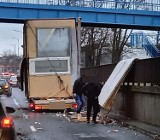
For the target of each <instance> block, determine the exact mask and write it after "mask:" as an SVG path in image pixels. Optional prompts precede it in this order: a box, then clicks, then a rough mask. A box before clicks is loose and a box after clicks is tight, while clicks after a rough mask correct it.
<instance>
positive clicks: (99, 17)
mask: <svg viewBox="0 0 160 140" xmlns="http://www.w3.org/2000/svg"><path fill="white" fill-rule="evenodd" d="M78 17H81V18H82V26H97V27H112V28H116V27H120V28H130V29H145V30H160V12H153V11H133V10H118V9H101V8H84V7H71V6H54V5H36V4H16V3H1V2H0V22H7V23H23V22H24V21H25V20H26V19H37V18H41V19H42V18H78Z"/></svg>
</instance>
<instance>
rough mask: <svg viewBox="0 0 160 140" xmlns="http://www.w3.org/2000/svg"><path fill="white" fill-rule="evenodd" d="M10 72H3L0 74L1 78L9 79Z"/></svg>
mask: <svg viewBox="0 0 160 140" xmlns="http://www.w3.org/2000/svg"><path fill="white" fill-rule="evenodd" d="M10 76H11V74H10V73H9V72H4V73H2V74H1V79H7V80H8V79H9V78H10Z"/></svg>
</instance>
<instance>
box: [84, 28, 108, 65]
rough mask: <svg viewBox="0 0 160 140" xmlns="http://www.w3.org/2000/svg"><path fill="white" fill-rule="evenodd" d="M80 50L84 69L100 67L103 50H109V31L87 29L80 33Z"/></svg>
mask: <svg viewBox="0 0 160 140" xmlns="http://www.w3.org/2000/svg"><path fill="white" fill-rule="evenodd" d="M81 34H82V35H81V37H82V38H81V50H82V54H83V55H84V57H85V67H89V66H97V65H100V62H101V57H102V55H103V54H104V53H105V51H104V49H103V48H105V50H109V49H110V46H111V45H110V41H109V37H110V34H111V29H109V28H96V27H87V28H83V29H82V32H81Z"/></svg>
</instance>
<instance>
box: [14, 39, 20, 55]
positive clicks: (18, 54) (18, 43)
mask: <svg viewBox="0 0 160 140" xmlns="http://www.w3.org/2000/svg"><path fill="white" fill-rule="evenodd" d="M13 39H16V40H17V41H18V57H19V38H17V37H13Z"/></svg>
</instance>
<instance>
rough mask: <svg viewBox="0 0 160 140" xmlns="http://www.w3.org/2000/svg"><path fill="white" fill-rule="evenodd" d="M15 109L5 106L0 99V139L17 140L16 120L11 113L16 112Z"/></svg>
mask: <svg viewBox="0 0 160 140" xmlns="http://www.w3.org/2000/svg"><path fill="white" fill-rule="evenodd" d="M14 112H15V109H14V108H11V107H4V105H2V103H1V100H0V140H17V136H16V131H15V127H14V122H13V119H12V117H11V116H9V113H14Z"/></svg>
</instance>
